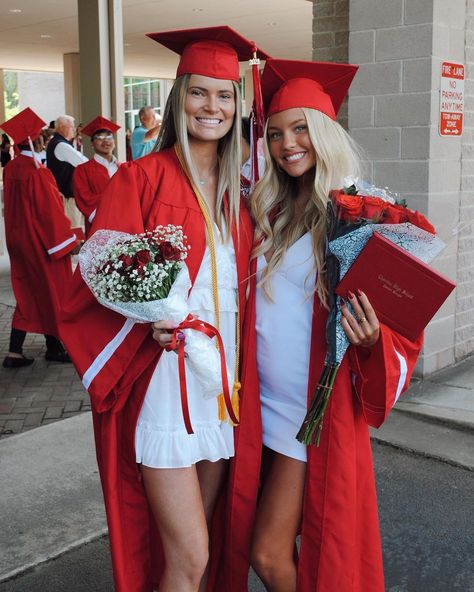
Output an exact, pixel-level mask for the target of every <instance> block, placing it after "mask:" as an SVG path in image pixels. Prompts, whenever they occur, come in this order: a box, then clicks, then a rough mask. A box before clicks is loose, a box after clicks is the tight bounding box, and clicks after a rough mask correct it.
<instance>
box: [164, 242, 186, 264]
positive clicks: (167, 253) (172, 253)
mask: <svg viewBox="0 0 474 592" xmlns="http://www.w3.org/2000/svg"><path fill="white" fill-rule="evenodd" d="M161 252H162V254H163V257H164V258H165V259H166V260H167V261H179V260H180V259H181V251H180V250H179V249H177V248H176V247H175V246H174V245H172V244H171V243H170V242H169V241H164V242H163V243H161Z"/></svg>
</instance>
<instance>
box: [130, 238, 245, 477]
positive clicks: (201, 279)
mask: <svg viewBox="0 0 474 592" xmlns="http://www.w3.org/2000/svg"><path fill="white" fill-rule="evenodd" d="M216 258H217V269H218V289H219V308H220V334H221V337H222V339H223V342H224V346H225V356H226V361H227V369H228V372H229V373H230V374H229V383H230V384H232V383H233V377H234V372H235V337H236V333H235V330H236V315H237V267H236V261H235V253H234V248H233V245H232V241H229V242H228V243H226V244H222V243H221V242H220V240H218V239H217V237H216ZM188 304H189V310H190V312H191V313H193V314H195V315H197V316H198V317H199V318H200V319H201V320H203V321H207V322H209V323H211V324H212V325H215V317H214V302H213V299H212V280H211V257H210V252H209V249H208V248H206V251H205V254H204V257H203V260H202V263H201V266H200V268H199V272H198V274H197V277H196V281H195V283H194V286H193V289H192V290H191V294H190V296H189V301H188ZM185 351H186V350H185ZM186 382H187V392H188V405H189V414H190V418H191V424H192V427H193V431H194V434H188V433H187V432H186V428H185V426H184V420H183V415H182V409H181V399H180V389H179V376H178V357H177V355H176V353H175V352H167V351H164V352H163V354H162V355H161V358H160V360H159V361H158V363H157V365H156V368H155V371H154V373H153V376H152V378H151V381H150V384H149V385H148V389H147V392H146V395H145V400H144V402H143V406H142V409H141V411H140V415H139V418H138V423H137V429H136V432H135V451H136V461H137V463H142V464H144V465H145V466H148V467H154V468H182V467H190V466H191V465H193V464H194V463H196V462H198V461H200V460H209V461H213V462H214V461H217V460H219V459H228V458H230V457H231V456H233V455H234V429H233V427H232V425H231V424H230V423H228V422H227V421H225V422H221V421H220V420H219V418H218V408H217V398H214V399H204V398H203V397H202V394H201V389H200V386H199V383H198V382H197V381H196V380H195V379H194V376H193V375H192V374H191V372H189V371H187V372H186Z"/></svg>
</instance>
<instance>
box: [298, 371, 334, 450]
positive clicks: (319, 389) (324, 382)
mask: <svg viewBox="0 0 474 592" xmlns="http://www.w3.org/2000/svg"><path fill="white" fill-rule="evenodd" d="M338 370H339V365H338V364H337V365H329V364H325V365H324V368H323V371H322V373H321V376H320V378H319V381H318V384H317V386H316V390H315V392H314V395H313V398H312V400H311V404H310V406H309V409H308V412H307V413H306V417H305V418H304V421H303V423H302V424H301V428H300V429H299V431H298V434H297V435H296V439H297V440H298V441H299V442H302V443H303V444H306V445H308V446H310V445H314V446H319V440H320V438H321V430H322V428H323V419H324V414H325V412H326V409H327V406H328V403H329V397H330V395H331V391H332V389H333V386H334V382H335V380H336V376H337V371H338Z"/></svg>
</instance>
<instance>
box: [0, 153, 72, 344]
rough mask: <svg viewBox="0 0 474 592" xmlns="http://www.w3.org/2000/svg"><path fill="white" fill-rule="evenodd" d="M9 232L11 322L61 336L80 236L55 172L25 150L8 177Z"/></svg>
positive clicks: (5, 180) (8, 169)
mask: <svg viewBox="0 0 474 592" xmlns="http://www.w3.org/2000/svg"><path fill="white" fill-rule="evenodd" d="M3 189H4V203H5V234H6V242H7V248H8V252H9V255H10V264H11V278H12V286H13V293H14V294H15V299H16V308H15V312H14V314H13V319H12V327H14V328H15V329H19V330H21V331H27V332H29V333H43V334H47V335H54V336H55V337H58V336H59V334H58V329H57V317H58V313H59V308H60V306H61V304H62V301H63V299H64V296H65V293H66V290H67V287H68V284H69V282H70V280H71V277H72V264H71V257H70V256H69V254H70V252H71V251H72V250H73V249H74V247H76V245H77V244H78V241H77V239H76V235H75V234H74V232H73V231H72V229H71V223H70V222H69V219H68V218H66V216H65V214H64V207H63V204H62V201H61V197H60V195H59V191H58V188H57V186H56V182H55V180H54V177H53V175H52V173H51V171H49V170H48V169H46V168H45V167H43V166H42V165H41V166H40V168H38V169H37V168H36V166H35V163H34V161H33V158H32V157H30V156H26V155H23V154H20V155H19V156H18V157H17V158H14V159H13V160H12V161H11V162H10V163H9V164H8V166H7V167H6V168H5V172H4V176H3Z"/></svg>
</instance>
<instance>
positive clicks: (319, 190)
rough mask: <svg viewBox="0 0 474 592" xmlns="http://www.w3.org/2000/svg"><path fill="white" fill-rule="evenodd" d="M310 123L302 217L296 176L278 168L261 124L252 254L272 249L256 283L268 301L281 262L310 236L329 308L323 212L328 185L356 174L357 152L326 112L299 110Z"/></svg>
mask: <svg viewBox="0 0 474 592" xmlns="http://www.w3.org/2000/svg"><path fill="white" fill-rule="evenodd" d="M302 111H303V113H304V115H305V118H306V122H307V125H308V134H309V138H310V140H311V143H312V145H313V146H314V149H315V153H316V167H315V169H314V181H313V185H312V193H311V195H310V196H309V199H308V202H307V204H306V206H305V210H304V212H303V215H302V216H300V217H299V218H298V217H297V216H296V212H295V198H296V197H297V195H298V185H297V179H296V178H293V177H290V176H289V175H287V174H286V173H285V172H284V171H283V170H281V169H279V168H278V167H277V165H276V164H275V162H274V161H273V159H272V158H271V156H270V149H269V143H268V133H267V128H268V121H267V125H266V128H265V135H264V142H265V161H266V168H265V174H264V176H263V178H262V180H261V181H260V182H259V183H258V184H257V186H256V188H255V191H254V193H253V196H252V198H251V206H252V214H253V217H254V219H255V224H256V227H255V241H256V246H255V248H254V250H253V253H252V258H255V257H258V256H259V255H262V254H264V253H265V252H267V251H268V250H269V249H274V251H273V253H272V256H271V258H270V261H269V262H268V265H267V266H266V267H265V269H264V271H263V274H262V278H261V280H260V283H259V285H260V286H261V287H262V289H263V291H264V294H265V295H266V296H267V298H268V299H269V300H271V296H272V293H271V276H272V275H273V274H274V273H275V271H276V270H277V268H278V267H279V265H280V264H281V262H282V259H283V256H284V254H285V253H286V251H287V250H288V248H289V247H290V246H291V245H292V244H293V243H294V242H295V241H296V240H298V239H299V238H300V237H301V236H302V235H303V234H305V233H306V232H309V233H310V234H311V238H312V244H313V255H314V262H315V268H316V271H317V279H316V285H315V288H314V290H313V293H314V292H317V294H318V296H319V298H320V300H321V302H322V304H323V305H324V306H325V307H326V308H327V307H328V291H327V286H326V274H325V264H324V262H325V254H326V212H327V204H328V201H329V194H330V191H331V189H336V188H340V187H342V184H343V179H344V177H346V176H348V175H354V176H358V174H359V170H360V157H359V154H360V151H359V149H358V147H357V146H356V144H355V142H354V141H353V140H352V139H351V137H350V136H349V135H348V133H347V132H346V131H345V130H344V128H343V127H342V126H341V125H339V123H337V122H336V121H333V120H332V119H331V118H329V117H328V116H327V115H325V114H324V113H321V112H320V111H316V110H315V109H308V108H302Z"/></svg>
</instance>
